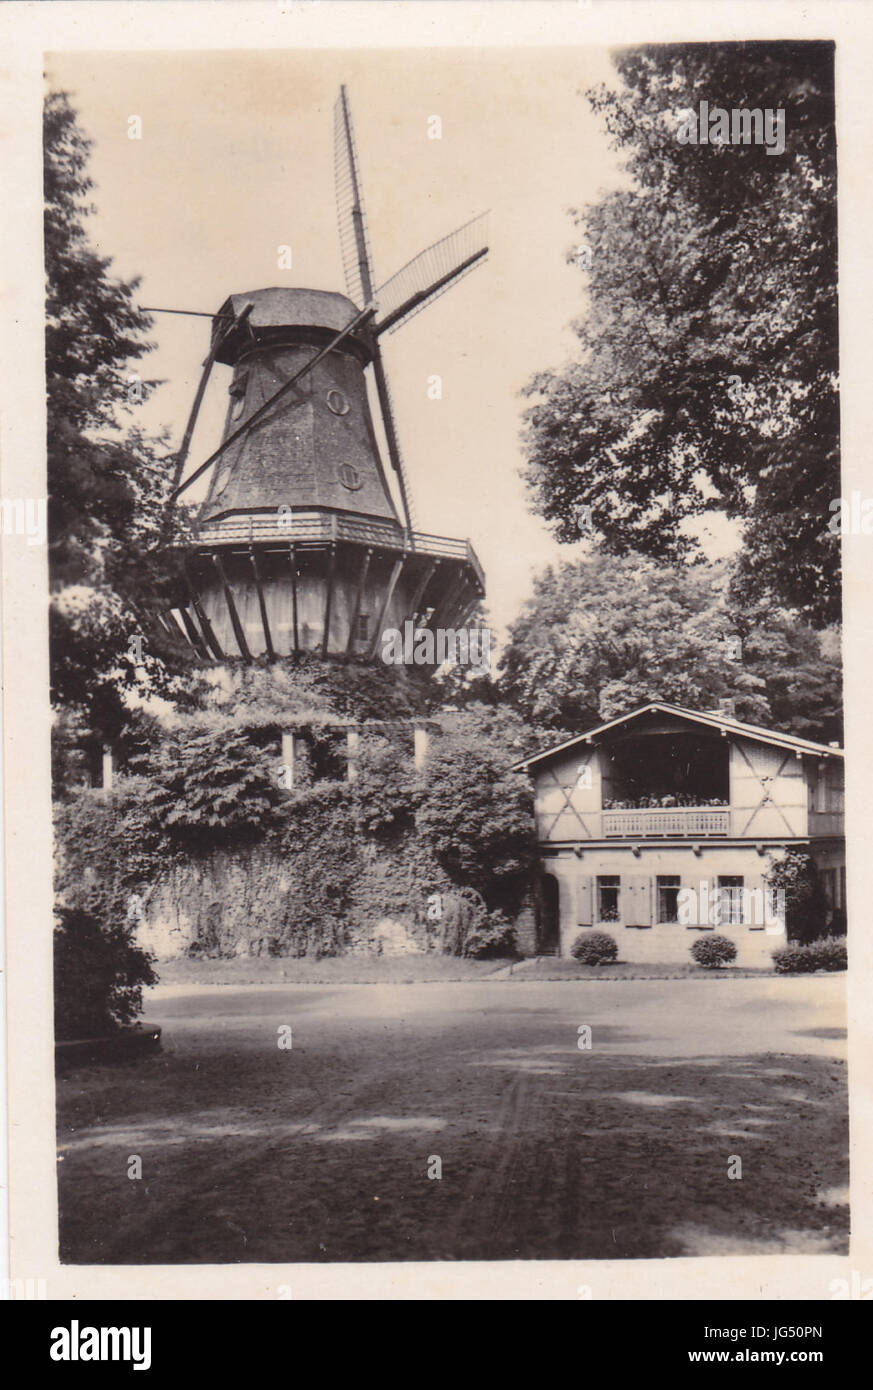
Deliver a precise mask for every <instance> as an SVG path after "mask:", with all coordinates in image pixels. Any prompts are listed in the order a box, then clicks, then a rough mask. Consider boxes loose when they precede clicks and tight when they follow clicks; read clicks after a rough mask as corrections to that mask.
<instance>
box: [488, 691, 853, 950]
mask: <svg viewBox="0 0 873 1390" xmlns="http://www.w3.org/2000/svg"><path fill="white" fill-rule="evenodd" d="M515 770H517V771H527V772H528V773H529V774H530V776H531V777H532V778H533V781H534V784H535V796H536V819H537V833H538V837H539V842H540V854H541V858H542V874H541V878H540V883H539V892H538V921H537V940H536V951H537V953H538V954H558V955H562V956H566V955H569V953H570V948H571V946H572V945H573V942H574V941H575V939H576V937H577V936H578V935H579V934H580V932H586V931H591V930H592V929H599V930H602V931H607V932H609V933H610V934H611V935H613V936H615V938H616V939H617V941H618V946H619V958H620V959H622V960H626V961H639V962H642V961H668V962H679V961H682V962H686V963H687V962H688V961H689V959H690V956H689V949H690V947H691V945H692V943H693V942H694V940H695V939H696V938H697V937H698V936H699V935H700V934H701V933H703V932H713V931H718V932H719V933H721V934H724V935H726V936H730V937H731V938H732V939H733V940H734V941H735V942H736V945H737V947H738V954H737V964H740V965H754V964H762V965H763V964H769V958H770V955H771V953H772V951H773V950H774V949H775V948H776V947H778V946H780V945H784V943H785V929H784V914H783V916H782V919H781V920H780V917H779V913H778V911H777V907H776V905H777V902H778V899H777V898H776V897H775V895H774V894H773V893H772V891H769V892H768V886H767V872H768V869H769V866H770V863H771V861H772V859H773V858H778V857H779V855H780V853H781V851H783V850H786V849H805V850H808V851H809V852H810V853H811V854H812V856H813V858H814V860H815V862H816V865H817V867H818V869H819V872H820V874H821V877H822V881H823V884H824V888H825V892H826V895H827V899H828V913H829V917H830V918H832V917H833V916H834V914H836V913H843V912H844V911H845V891H846V890H845V881H846V880H845V875H846V871H845V863H846V860H845V842H844V839H843V754H842V751H841V750H840V749H839V748H837V747H829V746H826V745H824V744H820V743H813V742H811V741H810V740H808V739H803V738H796V737H795V736H794V735H793V734H785V733H779V732H778V731H773V730H770V729H762V728H758V727H756V726H755V725H752V724H743V723H740V722H739V721H737V720H735V719H731V718H727V717H725V716H724V715H721V714H713V713H698V712H695V711H693V710H688V709H682V708H680V707H679V706H677V705H669V704H663V703H660V702H659V703H657V704H648V705H645V706H643V708H641V709H638V710H635V711H633V713H631V714H626V715H623V716H622V717H621V718H620V719H611V720H609V721H608V722H607V723H605V724H600V725H598V726H597V727H596V728H594V729H589V730H588V731H587V732H586V733H583V734H580V735H578V737H576V738H571V739H568V740H567V741H566V742H564V743H560V744H558V745H556V746H555V747H554V748H549V749H547V750H546V751H545V752H544V753H538V754H537V755H536V756H534V757H530V758H525V759H523V760H522V761H521V762H518V763H516V764H515ZM683 890H685V891H684V892H683ZM688 890H692V892H689V891H688ZM693 895H696V896H693ZM716 896H717V897H718V901H719V903H720V908H719V910H718V912H717V913H716V914H715V916H716V922H715V924H713V922H712V921H711V920H710V915H711V914H710V911H709V905H710V904H712V903H713V901H714V900H715V899H716ZM689 904H697V905H698V906H699V907H700V910H699V911H690V910H689Z"/></svg>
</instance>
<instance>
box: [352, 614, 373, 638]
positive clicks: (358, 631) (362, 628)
mask: <svg viewBox="0 0 873 1390" xmlns="http://www.w3.org/2000/svg"><path fill="white" fill-rule="evenodd" d="M369 626H370V615H369V613H359V614H358V616H357V618H356V619H355V641H356V642H366V640H367V636H368V628H369Z"/></svg>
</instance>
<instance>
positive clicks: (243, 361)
mask: <svg viewBox="0 0 873 1390" xmlns="http://www.w3.org/2000/svg"><path fill="white" fill-rule="evenodd" d="M358 313H359V311H358V310H357V309H356V306H355V305H354V304H353V303H352V301H351V300H349V299H347V298H346V297H345V296H344V295H339V294H329V293H325V292H322V291H314V290H288V289H265V290H257V291H253V292H251V293H249V294H245V295H233V296H231V298H230V299H229V300H227V301H226V303H225V304H224V305H223V306H222V308H221V309H220V310H219V312H218V314H217V315H216V318H215V320H214V326H213V348H214V356H215V360H216V361H219V362H223V363H226V364H227V365H230V366H232V367H233V378H232V381H231V385H230V399H229V405H228V413H227V419H226V422H225V429H224V436H223V440H222V446H223V447H222V452H221V453H220V456H219V458H218V459H217V461H216V465H215V468H214V470H213V472H212V474H211V477H210V483H209V490H208V493H207V497H206V500H205V502H204V503H203V506H202V507H201V509H200V512H199V516H198V518H197V524H196V530H197V535H196V545H195V547H194V549H193V551H192V552H191V553H190V554H189V555H188V556H187V558H186V563H185V587H184V590H180V593H179V595H178V602H177V604H176V606H175V608H174V617H175V619H176V622H177V623H178V625H179V627H180V628H181V629H182V630H183V632H184V633H185V635H186V637H187V638H188V640H189V641H190V643H191V645H192V646H193V647H194V649H195V650H196V651H197V652H198V654H199V655H200V656H202V657H208V658H211V659H217V660H227V659H242V660H252V659H255V658H258V657H262V656H266V657H274V656H276V657H279V656H288V655H294V654H298V653H302V652H320V653H321V654H322V655H324V656H357V657H359V658H360V657H362V658H367V659H378V654H379V651H380V650H381V635H382V632H383V631H384V630H385V629H387V628H398V629H402V628H403V625H404V623H405V622H406V621H407V620H415V621H417V623H418V624H420V625H422V624H426V625H427V626H431V627H456V626H459V625H460V624H461V623H462V622H463V621H464V620H465V618H466V616H467V615H468V614H469V612H470V611H471V610H472V608H473V607H475V605H476V603H477V602H478V601H479V599H480V598H481V597H482V595H483V593H484V576H483V573H482V570H481V566H480V565H479V562H478V560H477V558H476V556H475V553H474V552H473V549H472V547H471V546H470V544H469V542H468V541H463V540H456V539H451V538H448V537H438V536H430V535H425V534H421V533H414V532H412V531H410V530H409V529H407V528H405V527H404V526H403V525H402V524H401V522H400V520H399V518H398V515H397V510H396V508H395V505H394V502H393V499H392V497H391V493H390V490H389V487H388V483H387V480H386V477H385V473H384V469H383V466H382V461H381V458H380V455H379V450H378V446H377V442H376V435H375V430H374V426H373V420H372V416H371V413H370V407H369V401H368V397H367V388H366V380H365V376H364V370H365V368H366V366H367V365H368V364H369V363H370V362H371V360H372V356H373V345H372V340H371V338H370V336H369V333H368V330H367V329H366V327H362V328H358V329H355V330H353V331H352V332H351V333H349V334H348V335H347V336H346V337H344V338H343V339H342V341H341V342H339V343H338V344H337V345H336V347H334V348H332V350H331V351H329V352H327V353H326V354H325V355H324V356H322V357H321V358H320V360H317V361H316V360H315V359H316V358H317V356H318V353H319V352H322V351H323V350H324V349H325V348H326V347H328V346H329V345H330V344H331V343H332V342H333V340H334V339H335V338H336V337H337V335H338V334H339V333H341V332H342V331H343V330H344V329H345V328H347V326H348V324H349V323H350V322H352V321H353V320H354V319H355V316H356V315H357V314H358ZM228 325H231V327H230V331H228ZM313 362H314V365H313V366H312V367H311V368H310V369H309V370H306V368H307V366H308V364H310V363H313ZM297 374H301V375H300V379H299V381H298V382H296V383H295V384H294V385H291V386H289V387H288V389H287V390H286V391H285V392H284V393H283V395H282V397H281V399H279V400H277V401H276V402H275V404H273V405H272V406H270V405H268V402H269V400H270V398H271V397H272V396H273V395H275V393H276V391H278V390H279V389H280V388H281V387H282V386H284V385H286V384H287V383H289V381H290V379H291V378H293V377H295V376H296V375H297ZM265 406H266V407H267V408H266V409H265ZM259 412H260V414H259ZM250 422H251V423H250ZM228 441H229V442H228Z"/></svg>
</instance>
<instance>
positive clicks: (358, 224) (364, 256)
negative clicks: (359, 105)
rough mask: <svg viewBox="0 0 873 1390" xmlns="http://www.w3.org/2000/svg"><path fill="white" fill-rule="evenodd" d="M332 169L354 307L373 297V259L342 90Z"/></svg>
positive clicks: (342, 249) (348, 287)
mask: <svg viewBox="0 0 873 1390" xmlns="http://www.w3.org/2000/svg"><path fill="white" fill-rule="evenodd" d="M333 169H334V181H335V184H336V210H337V219H338V221H339V238H340V252H341V254H342V262H343V274H344V275H345V281H346V290H347V292H348V296H349V298H350V299H352V300H354V302H355V303H356V304H361V305H363V304H368V303H369V302H370V300H371V299H372V297H373V258H372V255H371V253H370V243H369V237H368V234H367V222H366V218H365V216H364V206H363V201H362V198H361V179H360V172H359V170H360V165H359V163H358V153H357V149H356V147H355V135H354V131H353V129H352V113H351V111H350V110H349V102H348V97H347V96H346V89H345V87H340V93H339V96H338V97H337V99H336V104H335V106H334V108H333Z"/></svg>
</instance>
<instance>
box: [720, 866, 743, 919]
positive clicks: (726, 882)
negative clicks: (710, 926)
mask: <svg viewBox="0 0 873 1390" xmlns="http://www.w3.org/2000/svg"><path fill="white" fill-rule="evenodd" d="M718 904H719V914H718V915H719V926H722V927H727V926H731V925H734V926H736V925H737V923H740V922H742V920H743V879H742V875H739V876H738V875H736V874H719V878H718Z"/></svg>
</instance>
